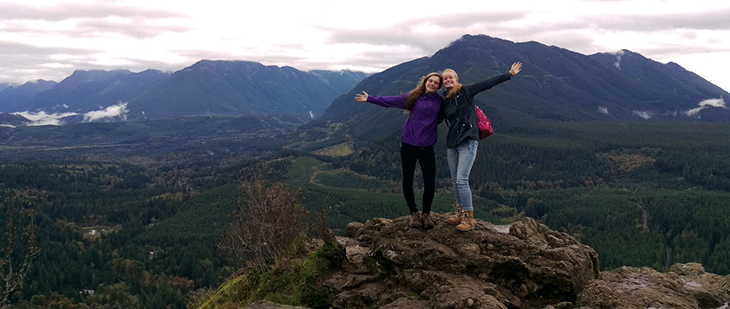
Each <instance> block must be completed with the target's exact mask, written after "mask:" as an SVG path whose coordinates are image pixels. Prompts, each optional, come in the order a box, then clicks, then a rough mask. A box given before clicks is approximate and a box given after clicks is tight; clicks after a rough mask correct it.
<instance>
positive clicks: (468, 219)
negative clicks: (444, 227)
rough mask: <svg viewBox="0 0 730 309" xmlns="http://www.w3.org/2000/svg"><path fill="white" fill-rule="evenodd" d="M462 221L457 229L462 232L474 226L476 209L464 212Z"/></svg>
mask: <svg viewBox="0 0 730 309" xmlns="http://www.w3.org/2000/svg"><path fill="white" fill-rule="evenodd" d="M463 214H464V215H463V216H462V219H461V223H459V225H457V226H456V229H457V230H459V231H462V232H466V231H468V230H471V229H472V228H474V211H473V210H467V211H464V212H463Z"/></svg>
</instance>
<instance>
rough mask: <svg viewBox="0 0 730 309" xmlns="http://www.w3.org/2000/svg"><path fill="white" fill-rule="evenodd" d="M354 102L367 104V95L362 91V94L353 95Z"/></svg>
mask: <svg viewBox="0 0 730 309" xmlns="http://www.w3.org/2000/svg"><path fill="white" fill-rule="evenodd" d="M355 101H358V102H367V101H368V93H367V92H365V91H364V90H363V92H362V94H356V95H355Z"/></svg>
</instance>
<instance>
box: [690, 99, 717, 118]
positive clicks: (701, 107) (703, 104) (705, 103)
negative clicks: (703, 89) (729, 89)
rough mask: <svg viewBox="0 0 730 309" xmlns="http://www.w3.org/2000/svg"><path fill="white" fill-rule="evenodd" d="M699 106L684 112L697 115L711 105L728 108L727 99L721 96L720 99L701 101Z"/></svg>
mask: <svg viewBox="0 0 730 309" xmlns="http://www.w3.org/2000/svg"><path fill="white" fill-rule="evenodd" d="M698 105H699V107H695V108H693V109H690V110H688V111H685V112H683V113H682V114H685V115H687V116H690V117H692V116H697V115H698V114H699V113H700V112H701V111H702V110H704V109H706V108H710V107H721V108H725V109H727V106H726V105H725V99H724V98H722V97H720V98H719V99H707V100H703V101H702V102H700V103H699V104H698Z"/></svg>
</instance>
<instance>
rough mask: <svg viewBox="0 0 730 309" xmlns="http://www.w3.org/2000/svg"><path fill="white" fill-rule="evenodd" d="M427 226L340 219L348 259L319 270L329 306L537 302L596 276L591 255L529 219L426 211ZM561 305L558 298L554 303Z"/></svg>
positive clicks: (567, 297)
mask: <svg viewBox="0 0 730 309" xmlns="http://www.w3.org/2000/svg"><path fill="white" fill-rule="evenodd" d="M434 220H435V221H436V222H437V224H436V226H435V227H434V228H433V229H430V230H424V229H414V228H411V227H409V226H408V222H407V217H402V218H397V219H395V220H389V219H382V218H376V219H373V220H370V221H368V222H366V223H365V224H361V223H351V224H349V225H348V226H347V230H346V232H347V236H348V238H343V239H341V243H342V244H343V245H344V246H345V247H346V251H347V256H348V261H349V263H348V264H347V265H346V267H345V269H344V271H340V272H335V273H333V274H330V275H329V276H327V277H326V278H325V279H324V281H323V284H324V285H325V286H327V287H329V288H331V289H332V290H333V291H335V296H334V298H333V303H332V305H333V307H334V308H363V307H368V306H376V307H383V308H543V307H544V306H546V305H558V306H564V304H565V303H566V302H567V303H571V304H572V303H573V302H575V300H576V298H577V295H578V294H579V293H580V292H581V291H582V290H583V288H584V287H585V286H586V285H587V284H588V282H589V281H591V280H593V279H596V278H598V274H599V271H598V269H599V268H598V254H597V253H596V252H595V251H594V250H593V249H591V248H589V247H587V246H584V245H582V244H581V243H579V242H578V241H577V240H575V239H574V238H572V237H571V236H569V235H567V234H565V233H559V232H555V231H551V230H549V229H548V228H547V227H546V226H545V225H542V224H538V223H537V222H535V221H534V220H532V219H525V220H523V221H520V222H517V223H514V224H513V225H512V226H511V227H510V229H509V233H502V232H499V231H498V230H497V229H495V227H494V226H493V225H491V224H489V223H486V222H483V221H479V220H477V221H476V227H475V228H474V229H473V230H471V231H469V232H465V233H463V232H459V231H457V230H456V229H454V227H453V226H451V225H448V224H445V223H444V222H445V220H446V216H445V215H440V214H434ZM561 304H562V305H561Z"/></svg>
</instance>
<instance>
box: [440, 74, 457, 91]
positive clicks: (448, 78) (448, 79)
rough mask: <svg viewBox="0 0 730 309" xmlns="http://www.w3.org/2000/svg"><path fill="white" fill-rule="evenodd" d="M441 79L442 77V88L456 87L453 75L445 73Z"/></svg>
mask: <svg viewBox="0 0 730 309" xmlns="http://www.w3.org/2000/svg"><path fill="white" fill-rule="evenodd" d="M443 77H444V88H446V89H451V88H453V87H454V86H456V83H457V80H456V75H454V73H451V72H446V73H444V75H443Z"/></svg>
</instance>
